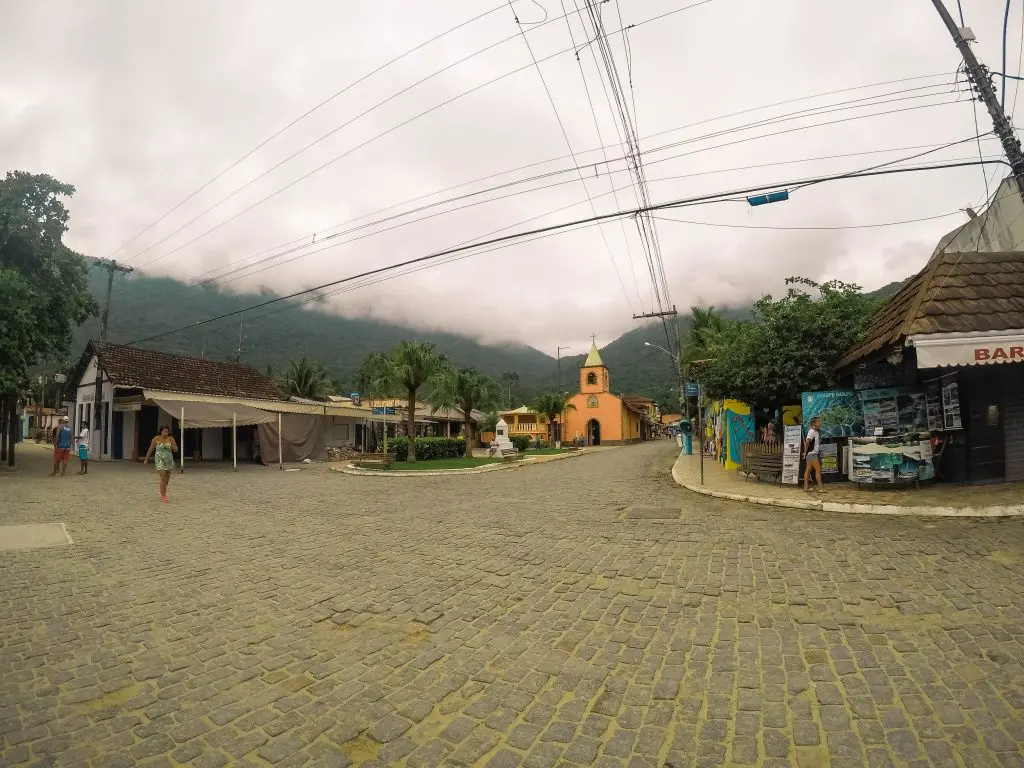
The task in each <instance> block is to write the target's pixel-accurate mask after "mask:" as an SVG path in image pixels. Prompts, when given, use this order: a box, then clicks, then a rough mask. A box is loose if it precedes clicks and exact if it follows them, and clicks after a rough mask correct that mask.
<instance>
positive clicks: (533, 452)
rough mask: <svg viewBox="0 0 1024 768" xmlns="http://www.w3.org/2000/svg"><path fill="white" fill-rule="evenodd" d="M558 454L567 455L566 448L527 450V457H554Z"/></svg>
mask: <svg viewBox="0 0 1024 768" xmlns="http://www.w3.org/2000/svg"><path fill="white" fill-rule="evenodd" d="M556 453H565V449H564V448H527V450H526V455H527V456H554V455H555V454H556Z"/></svg>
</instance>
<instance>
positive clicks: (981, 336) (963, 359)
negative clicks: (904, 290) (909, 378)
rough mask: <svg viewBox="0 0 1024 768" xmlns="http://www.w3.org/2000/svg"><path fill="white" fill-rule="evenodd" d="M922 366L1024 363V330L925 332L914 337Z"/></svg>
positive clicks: (920, 365) (919, 366)
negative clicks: (952, 332)
mask: <svg viewBox="0 0 1024 768" xmlns="http://www.w3.org/2000/svg"><path fill="white" fill-rule="evenodd" d="M911 339H912V342H913V344H914V346H915V347H916V348H917V367H918V368H942V367H946V366H955V365H1000V364H1006V363H1024V333H1021V332H1020V331H1019V330H1018V331H993V332H989V333H978V334H967V335H965V334H945V333H934V334H922V335H920V336H917V335H915V336H912V337H911Z"/></svg>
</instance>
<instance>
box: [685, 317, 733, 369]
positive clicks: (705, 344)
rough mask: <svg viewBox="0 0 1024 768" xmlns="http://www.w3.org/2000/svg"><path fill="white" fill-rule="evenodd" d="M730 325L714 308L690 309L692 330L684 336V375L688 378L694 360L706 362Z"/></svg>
mask: <svg viewBox="0 0 1024 768" xmlns="http://www.w3.org/2000/svg"><path fill="white" fill-rule="evenodd" d="M729 323H730V321H729V320H727V319H725V318H724V317H722V315H721V313H720V312H718V311H717V310H716V309H715V308H714V307H690V329H689V330H688V331H687V332H686V333H685V334H684V335H683V338H682V339H681V344H680V346H681V347H682V365H683V375H684V376H688V375H689V372H690V367H691V364H692V363H693V361H694V360H706V359H707V358H708V357H709V354H710V353H709V351H708V350H710V349H711V347H712V345H713V344H714V341H715V339H716V338H717V337H718V335H719V334H721V333H722V331H723V330H725V328H726V326H728V325H729Z"/></svg>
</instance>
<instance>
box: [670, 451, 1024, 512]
mask: <svg viewBox="0 0 1024 768" xmlns="http://www.w3.org/2000/svg"><path fill="white" fill-rule="evenodd" d="M681 461H682V456H680V457H679V458H678V459H676V461H675V463H673V464H672V479H673V480H675V481H676V483H677V484H679V485H681V486H682V487H683V488H685V489H686V490H688V491H693V492H694V493H699V494H700V495H702V496H711V497H713V498H716V499H727V500H729V501H742V502H745V503H747V504H760V505H763V506H766V507H785V508H787V509H803V510H812V511H815V512H839V513H842V514H852V515H894V516H913V517H962V518H997V517H1024V504H1015V505H1006V506H992V507H904V506H900V505H898V504H851V503H848V502H835V501H802V500H799V499H779V498H775V497H767V496H749V495H747V494H743V493H727V492H725V491H716V490H713V489H711V488H707V487H705V486H701V485H692V484H691V483H687V482H685V481H684V480H683V478H682V473H681V472H680V471H679V464H680V462H681Z"/></svg>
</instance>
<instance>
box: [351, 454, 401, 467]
mask: <svg viewBox="0 0 1024 768" xmlns="http://www.w3.org/2000/svg"><path fill="white" fill-rule="evenodd" d="M394 460H395V454H393V453H362V454H360V455H359V456H357V457H356V458H355V459H353V460H352V463H353V464H354V465H355V466H357V467H359V468H360V469H363V468H365V467H380V468H381V469H390V468H391V464H392V462H394Z"/></svg>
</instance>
